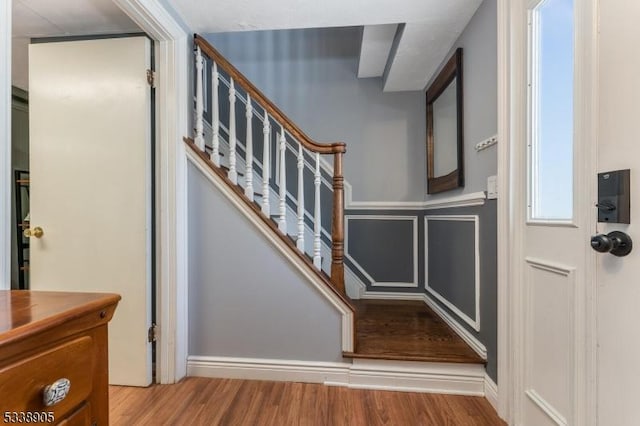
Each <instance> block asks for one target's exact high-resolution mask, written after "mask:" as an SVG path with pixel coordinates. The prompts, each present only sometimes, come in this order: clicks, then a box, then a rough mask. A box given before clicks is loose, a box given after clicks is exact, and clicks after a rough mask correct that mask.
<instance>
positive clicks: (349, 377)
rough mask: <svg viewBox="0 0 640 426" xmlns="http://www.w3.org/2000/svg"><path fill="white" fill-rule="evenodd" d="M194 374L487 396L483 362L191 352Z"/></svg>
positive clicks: (192, 374)
mask: <svg viewBox="0 0 640 426" xmlns="http://www.w3.org/2000/svg"><path fill="white" fill-rule="evenodd" d="M188 374H189V376H200V377H215V378H233V379H245V380H274V381H296V382H306V383H322V384H325V385H331V386H344V387H349V388H354V389H381V390H390V391H407V392H430V393H431V392H432V393H440V394H453V395H473V396H484V394H485V393H484V392H485V373H484V367H483V366H482V365H480V364H455V363H426V362H411V361H385V360H364V359H363V360H360V359H354V360H353V362H352V363H350V362H317V361H296V360H291V361H290V360H275V359H255V358H234V357H210V356H189V360H188Z"/></svg>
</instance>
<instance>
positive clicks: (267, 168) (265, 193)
mask: <svg viewBox="0 0 640 426" xmlns="http://www.w3.org/2000/svg"><path fill="white" fill-rule="evenodd" d="M269 127H270V126H269V115H268V114H267V110H265V111H264V119H263V121H262V134H263V135H264V137H263V143H262V213H264V214H265V215H266V216H267V217H269V215H270V214H271V206H270V205H269V173H270V172H271V161H270V159H269V157H270V156H271V154H270V151H269V144H270V137H269V132H270V129H269Z"/></svg>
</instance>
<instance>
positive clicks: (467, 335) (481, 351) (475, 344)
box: [422, 294, 487, 359]
mask: <svg viewBox="0 0 640 426" xmlns="http://www.w3.org/2000/svg"><path fill="white" fill-rule="evenodd" d="M422 296H423V298H424V301H425V303H426V304H427V305H428V306H429V307H430V308H431V309H433V310H434V311H435V312H436V313H437V314H438V316H440V318H442V319H443V321H444V322H446V323H447V324H448V325H449V327H451V328H452V329H453V331H455V332H456V334H458V336H460V337H461V338H462V340H464V341H465V342H466V343H467V344H468V345H469V346H471V349H473V350H474V351H475V352H476V353H477V354H478V355H480V356H481V357H482V358H483V359H487V348H486V347H485V346H484V345H483V344H482V342H480V341H479V340H478V339H477V338H476V337H475V336H474V335H473V334H471V332H469V331H468V330H467V329H466V328H464V327H463V326H462V325H460V323H459V322H458V321H456V320H455V319H454V318H453V317H452V316H451V315H449V313H448V312H447V311H445V310H444V309H442V308H441V307H440V305H438V304H437V303H436V302H435V301H434V300H433V299H431V297H429V296H428V295H427V294H422Z"/></svg>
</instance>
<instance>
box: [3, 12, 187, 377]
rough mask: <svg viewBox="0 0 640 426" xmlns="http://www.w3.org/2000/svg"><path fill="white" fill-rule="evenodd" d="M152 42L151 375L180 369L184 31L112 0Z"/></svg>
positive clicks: (6, 109)
mask: <svg viewBox="0 0 640 426" xmlns="http://www.w3.org/2000/svg"><path fill="white" fill-rule="evenodd" d="M114 2H115V3H116V4H117V5H118V6H119V7H120V8H121V9H122V10H123V11H124V12H125V13H126V14H127V15H129V17H130V18H132V19H133V20H134V21H135V22H136V23H137V24H138V25H139V26H140V28H141V29H142V30H143V31H144V32H146V33H147V34H148V35H149V36H150V37H151V38H152V39H153V40H154V41H155V42H156V53H157V57H156V59H157V65H156V73H157V79H156V90H157V92H156V93H157V98H156V99H157V126H158V127H157V138H156V143H157V146H158V151H157V165H158V167H157V169H158V171H157V176H156V183H157V185H156V186H157V195H158V196H157V200H158V202H157V205H156V215H157V229H156V236H157V257H156V263H157V276H158V279H157V282H156V295H157V322H158V324H159V339H158V342H157V352H156V356H157V362H156V371H157V380H158V381H159V382H160V383H174V382H176V381H177V380H180V379H181V378H182V377H184V376H186V373H187V365H186V363H187V336H188V332H187V331H188V321H187V224H186V220H187V211H186V208H187V186H186V154H185V150H184V144H183V143H182V137H183V136H185V135H188V134H189V126H188V82H189V78H188V69H189V65H188V64H189V61H190V59H191V55H190V50H189V36H188V33H187V31H185V29H183V28H182V26H181V25H180V23H179V22H178V21H177V20H176V19H175V18H174V17H172V16H171V15H170V14H169V13H168V12H167V10H166V9H165V8H164V7H163V6H162V4H161V3H160V1H159V0H114ZM2 4H3V5H4V8H3V10H1V11H0V28H4V30H0V49H1V51H4V52H7V54H6V56H0V129H4V131H2V133H1V134H0V228H1V231H2V232H0V288H1V289H9V288H10V286H11V265H10V259H11V232H9V231H10V229H11V228H10V227H11V223H10V222H11V214H10V209H11V181H12V178H11V127H10V124H11V115H10V114H11V34H12V33H11V1H5V2H2Z"/></svg>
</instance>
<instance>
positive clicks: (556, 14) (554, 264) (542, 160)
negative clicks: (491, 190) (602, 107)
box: [512, 0, 596, 426]
mask: <svg viewBox="0 0 640 426" xmlns="http://www.w3.org/2000/svg"><path fill="white" fill-rule="evenodd" d="M588 3H589V2H586V1H580V0H519V2H518V5H517V6H514V7H515V10H516V11H517V12H516V13H515V14H514V19H515V21H514V22H515V24H516V25H515V27H514V28H516V30H515V37H514V40H515V41H516V47H515V48H516V49H521V50H520V52H521V54H522V56H521V57H519V58H518V57H517V56H514V57H515V58H516V61H518V60H519V61H520V63H517V64H516V67H515V70H516V72H515V73H514V77H513V81H512V83H513V90H515V91H516V93H520V96H519V97H516V98H515V99H517V104H516V105H515V112H514V123H515V125H514V128H515V129H516V132H515V133H514V134H515V135H516V140H515V144H516V150H515V151H516V158H517V161H518V162H519V163H517V164H519V165H520V167H519V168H518V169H517V174H518V179H517V182H519V184H518V185H519V187H517V189H516V192H517V195H516V198H515V199H516V200H517V203H518V206H517V209H516V212H518V217H517V219H516V225H517V226H516V230H517V231H516V232H517V233H518V236H517V238H516V240H517V241H519V243H518V244H517V245H516V246H518V245H519V246H520V247H521V251H520V252H519V255H518V256H517V259H516V265H515V268H516V271H518V272H517V274H518V275H517V291H516V294H517V297H516V306H515V307H514V310H513V312H514V316H515V324H516V330H517V331H516V336H517V339H518V341H517V344H516V359H517V361H516V364H515V365H516V366H517V367H516V375H517V377H518V381H517V385H516V389H515V391H516V401H515V407H516V413H515V416H516V418H515V420H516V424H522V425H526V426H547V425H581V426H582V425H586V424H588V423H589V422H590V421H592V420H593V419H592V416H590V415H589V409H590V408H589V404H588V403H587V401H588V392H587V390H586V389H587V386H588V384H589V383H590V382H589V360H590V359H589V356H590V355H589V354H590V349H589V348H590V344H591V343H590V340H589V338H588V336H589V333H590V332H591V329H590V327H591V322H590V321H589V320H588V318H589V310H588V300H589V291H590V288H592V287H593V286H592V284H593V276H592V275H593V274H592V271H593V269H594V267H595V256H594V253H593V252H592V250H591V247H590V245H589V236H590V234H591V233H593V231H594V230H595V207H594V203H595V200H594V199H593V198H592V197H593V193H594V188H595V185H596V173H595V166H594V164H593V159H592V152H593V151H592V150H593V149H594V148H595V138H594V135H593V132H592V131H591V129H592V126H591V124H590V123H591V122H592V121H593V118H594V116H593V112H592V109H591V108H592V106H593V102H592V97H591V96H592V91H591V90H590V89H589V88H590V86H591V82H590V81H589V76H590V75H591V74H590V72H589V70H590V69H591V62H590V58H591V57H592V56H591V54H592V53H593V51H592V50H593V49H591V45H590V44H589V42H590V40H591V38H590V37H591V36H592V35H593V33H592V31H593V28H592V27H591V26H590V24H591V22H590V20H589V16H590V13H591V9H589V6H588ZM517 43H520V45H519V46H518V44H517ZM590 49H591V50H590ZM515 55H517V54H515Z"/></svg>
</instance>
